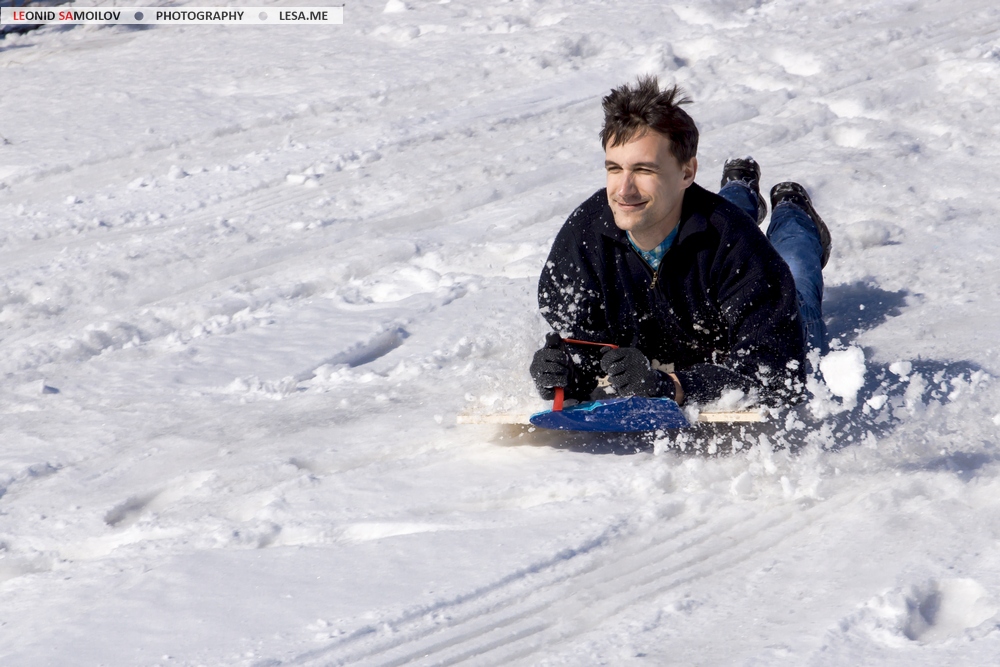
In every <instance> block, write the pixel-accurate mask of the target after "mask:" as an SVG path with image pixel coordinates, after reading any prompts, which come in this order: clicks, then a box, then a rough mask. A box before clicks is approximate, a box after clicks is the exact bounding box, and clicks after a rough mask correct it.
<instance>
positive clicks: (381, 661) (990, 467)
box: [0, 0, 1000, 667]
mask: <svg viewBox="0 0 1000 667" xmlns="http://www.w3.org/2000/svg"><path fill="white" fill-rule="evenodd" d="M993 4H994V3H991V2H987V1H985V0H977V1H975V2H972V3H966V4H965V5H963V7H962V10H961V12H956V10H955V7H953V6H951V5H949V4H948V3H945V2H943V1H941V0H930V1H928V2H922V3H917V2H907V3H899V2H890V1H888V0H886V1H881V2H875V3H860V2H855V1H853V0H850V1H846V2H842V3H839V4H834V5H830V4H829V3H819V2H806V3H800V2H786V1H782V0H778V1H775V2H763V3H762V2H751V1H749V0H747V1H744V0H713V1H711V2H706V3H700V4H698V5H685V4H682V3H654V2H638V3H628V4H625V3H612V4H611V5H608V4H607V3H594V2H574V3H570V2H565V1H564V0H545V1H543V0H523V1H517V2H507V3H493V4H490V3H486V4H483V3H476V2H472V1H471V0H451V2H441V3H438V2H425V1H422V0H409V1H408V2H407V3H405V9H404V10H403V11H399V12H388V13H387V12H383V8H385V7H386V5H385V4H384V3H382V2H376V3H371V4H366V5H364V6H349V7H348V10H347V12H346V19H345V21H346V22H345V25H344V26H340V27H337V28H336V29H335V30H334V31H333V34H332V35H331V34H330V31H329V29H328V28H323V29H322V30H319V29H315V30H314V29H312V28H309V27H294V28H288V29H287V30H284V31H281V30H261V31H258V32H256V33H255V32H252V31H248V30H247V29H244V28H232V29H215V28H212V29H207V28H205V29H203V28H196V27H191V28H177V29H166V28H162V29H161V28H157V29H154V30H131V29H121V28H93V27H76V28H73V29H71V30H63V29H56V28H47V29H44V30H40V31H37V32H32V33H27V34H25V35H8V36H6V37H5V38H4V39H3V40H0V119H2V121H0V275H2V278H3V282H2V283H0V322H2V323H3V325H4V326H3V327H2V328H0V349H2V352H3V354H2V355H0V371H2V373H3V377H4V378H5V380H6V381H5V383H3V386H0V414H2V416H3V425H2V426H0V442H2V445H3V446H2V447H0V452H2V453H0V610H2V611H0V663H3V664H4V665H12V666H15V667H18V666H21V665H25V666H26V665H38V664H68V663H69V662H73V663H75V664H102V665H144V666H145V665H154V664H155V665H168V664H169V665H185V666H191V667H193V666H195V665H209V664H210V665H233V666H234V667H237V666H239V667H251V666H252V667H265V666H267V667H274V666H276V665H300V666H304V667H320V666H325V665H347V664H364V665H379V666H382V667H387V666H389V665H453V664H474V665H508V664H510V665H563V664H565V665H580V664H623V665H625V664H685V665H696V664H697V665H719V664H741V665H803V664H808V665H812V666H814V667H826V666H833V665H855V664H881V665H908V666H909V665H937V664H945V663H951V664H970V665H987V664H993V663H994V662H995V656H996V655H997V653H998V649H997V642H1000V632H998V630H1000V552H998V550H997V547H996V545H997V543H998V542H997V538H998V536H1000V519H998V517H1000V505H998V502H997V500H996V499H997V498H998V497H1000V495H998V491H1000V473H998V471H1000V464H998V461H1000V454H998V452H997V449H996V429H997V427H998V426H1000V414H998V412H997V408H996V404H997V398H998V391H997V388H996V384H995V382H994V381H993V380H992V377H991V376H992V375H993V374H994V373H995V372H996V371H995V367H996V365H997V355H998V353H1000V347H998V346H997V345H996V342H995V340H994V336H993V333H992V332H994V331H996V328H997V325H998V324H1000V322H998V319H997V309H996V308H995V306H994V304H995V302H996V299H997V297H998V296H1000V291H998V289H1000V288H998V287H997V286H998V285H1000V273H998V271H997V269H996V256H997V253H996V250H995V247H996V238H997V236H996V232H995V230H994V229H993V226H994V220H995V219H996V213H997V206H996V203H995V201H994V196H993V180H994V178H993V176H992V173H993V171H994V166H995V164H996V161H997V159H998V158H1000V151H997V149H996V142H995V141H994V134H995V128H996V127H997V126H998V125H1000V115H998V113H997V112H996V110H995V109H994V108H993V105H992V104H991V100H992V99H995V97H996V95H997V94H998V93H1000V84H998V81H1000V46H998V42H997V40H998V39H1000V10H997V9H996V8H995V7H994V6H993ZM262 38H264V39H262ZM643 71H651V72H655V73H658V74H660V76H661V79H662V80H664V81H677V82H678V83H680V84H681V85H682V86H683V87H684V88H685V89H686V90H687V91H688V92H689V93H690V94H691V96H692V97H693V98H694V100H695V104H694V105H693V106H692V107H691V110H692V113H693V115H694V116H695V118H696V120H697V121H698V123H699V127H700V128H701V132H702V140H701V147H700V157H701V171H700V173H699V178H698V180H699V182H700V183H702V184H703V185H705V186H706V187H712V186H713V185H714V183H715V182H717V178H718V172H719V170H720V168H721V165H722V162H723V161H724V159H725V158H726V157H728V156H730V155H739V154H746V153H752V154H753V155H754V156H755V157H756V158H757V159H758V160H759V161H760V162H761V164H762V165H763V167H764V176H763V178H764V180H763V182H762V189H767V188H769V187H770V186H771V185H773V184H774V183H777V182H778V181H780V180H784V179H787V178H794V179H797V180H801V181H802V182H803V183H804V184H806V185H807V186H808V187H809V188H810V191H811V192H812V193H813V195H814V199H815V201H816V205H817V209H818V210H820V211H821V213H822V214H823V216H824V218H825V219H826V220H827V222H828V223H830V226H831V229H832V231H833V235H834V253H833V257H832V259H831V262H830V265H829V266H828V268H827V270H826V274H825V275H826V280H827V293H826V300H825V308H826V315H827V318H828V321H829V325H830V331H831V335H832V336H834V337H835V338H836V345H835V347H836V348H838V349H837V350H836V353H837V354H839V355H840V356H839V357H836V356H835V357H831V358H829V359H828V360H827V362H826V364H825V367H826V368H827V369H828V372H829V373H831V374H833V373H836V374H837V375H838V377H837V378H836V379H837V380H839V382H834V381H832V380H834V379H835V378H833V377H832V375H831V378H830V379H831V382H829V385H827V384H824V383H820V382H817V383H815V384H814V385H813V387H812V388H813V390H814V393H815V399H814V400H813V401H812V402H811V403H810V404H809V405H808V406H805V407H803V408H801V409H799V410H797V411H791V412H789V413H787V414H783V415H781V416H780V418H779V419H778V420H777V421H773V422H772V423H770V424H768V425H765V426H764V427H761V428H737V429H730V428H725V427H720V428H717V429H708V428H706V429H704V430H703V431H702V432H700V434H699V435H698V436H691V435H686V434H678V435H674V436H668V437H660V438H657V439H654V440H652V441H650V440H645V439H636V438H629V437H623V438H607V437H604V436H581V437H569V436H561V435H560V436H552V435H551V434H541V433H532V432H528V431H519V430H517V429H507V430H502V429H500V430H497V429H482V428H464V429H460V428H456V427H455V426H454V425H453V423H454V417H455V414H456V413H458V412H460V411H461V410H463V409H465V408H467V407H469V406H475V407H477V408H480V409H491V408H492V409H526V408H532V407H538V406H540V402H539V401H537V400H535V399H532V398H531V397H530V394H531V387H530V380H529V378H528V377H527V374H526V372H525V368H524V366H525V360H526V359H528V358H529V356H530V354H531V352H532V350H533V349H534V347H535V346H536V345H537V343H538V341H539V340H541V338H542V335H543V333H544V331H545V325H544V323H543V322H542V321H541V318H540V317H539V316H538V315H537V314H536V313H535V312H534V309H535V307H536V306H535V296H534V289H535V281H536V279H537V275H538V271H539V269H540V267H541V264H542V262H543V261H544V258H545V254H546V253H547V251H548V246H549V244H550V242H551V239H552V237H553V236H554V234H555V232H556V231H557V229H558V226H559V224H561V222H562V220H564V219H565V217H566V216H567V215H568V214H569V212H571V210H572V209H573V207H574V206H576V205H577V204H578V203H579V202H580V201H582V200H583V199H584V198H586V197H587V196H588V195H589V194H591V193H592V192H593V191H594V190H595V189H596V188H598V187H600V186H601V185H602V183H603V174H602V172H601V157H602V156H601V151H600V146H599V145H598V143H597V139H596V136H597V131H598V129H599V123H600V106H599V101H600V97H601V95H603V94H605V93H606V91H607V90H608V89H609V88H610V87H611V86H613V85H616V84H618V83H620V82H621V81H623V80H626V79H628V78H631V77H633V76H634V75H635V74H637V73H639V72H643ZM10 91H16V93H15V94H11V93H10ZM53 91H58V94H54V93H53ZM833 390H836V392H834V391H833ZM779 441H784V442H785V443H786V444H791V445H794V447H795V448H796V450H795V451H794V452H789V451H788V450H787V449H782V450H778V451H772V450H771V445H772V443H774V442H779ZM727 452H733V453H732V455H730V456H723V457H718V458H715V457H714V455H715V454H717V453H727ZM706 454H708V456H706ZM112 638H113V639H112Z"/></svg>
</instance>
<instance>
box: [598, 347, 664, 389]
mask: <svg viewBox="0 0 1000 667" xmlns="http://www.w3.org/2000/svg"><path fill="white" fill-rule="evenodd" d="M603 352H604V356H602V357H601V368H603V369H604V372H605V373H607V374H608V381H609V382H611V386H612V387H614V389H615V392H616V393H617V394H618V395H619V396H646V397H649V398H651V397H654V396H662V397H664V398H673V397H674V395H675V389H676V388H675V387H674V380H673V378H671V377H670V376H669V375H667V374H666V373H663V372H662V371H658V370H654V369H653V368H651V367H650V365H649V360H648V359H646V355H644V354H643V353H642V352H640V351H639V350H637V349H635V348H634V347H619V348H617V349H615V348H610V347H606V348H604V349H603Z"/></svg>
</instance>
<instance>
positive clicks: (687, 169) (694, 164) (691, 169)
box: [681, 156, 698, 188]
mask: <svg viewBox="0 0 1000 667" xmlns="http://www.w3.org/2000/svg"><path fill="white" fill-rule="evenodd" d="M681 171H683V172H684V187H685V188H686V187H688V186H689V185H691V184H692V183H694V177H695V176H697V175H698V157H697V156H695V157H693V158H691V159H690V160H688V161H687V162H685V163H684V164H683V165H681Z"/></svg>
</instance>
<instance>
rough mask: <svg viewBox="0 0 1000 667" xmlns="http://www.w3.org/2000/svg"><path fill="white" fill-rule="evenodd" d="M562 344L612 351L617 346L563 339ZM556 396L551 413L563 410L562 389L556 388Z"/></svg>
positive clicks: (563, 398) (563, 397) (564, 396)
mask: <svg viewBox="0 0 1000 667" xmlns="http://www.w3.org/2000/svg"><path fill="white" fill-rule="evenodd" d="M563 342H564V343H570V344H571V345H597V346H598V347H610V348H611V349H613V350H617V349H618V346H617V345H615V344H613V343H595V342H594V341H590V340H577V339H575V338H563ZM555 390H556V395H555V397H553V399H552V412H559V411H560V410H562V409H563V400H565V398H566V391H565V390H564V389H563V388H562V387H556V388H555Z"/></svg>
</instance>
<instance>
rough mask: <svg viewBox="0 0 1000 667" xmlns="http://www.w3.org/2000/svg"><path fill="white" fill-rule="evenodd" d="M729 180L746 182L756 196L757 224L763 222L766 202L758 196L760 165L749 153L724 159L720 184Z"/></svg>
mask: <svg viewBox="0 0 1000 667" xmlns="http://www.w3.org/2000/svg"><path fill="white" fill-rule="evenodd" d="M730 181H740V182H742V183H746V185H747V187H749V188H750V189H751V190H752V191H753V193H754V195H755V196H756V197H757V224H758V225H759V224H760V223H762V222H764V218H766V217H767V204H765V203H764V198H763V197H761V196H760V165H759V164H757V161H756V160H754V159H753V158H752V157H750V156H749V155H748V156H746V157H731V158H729V159H728V160H726V164H725V165H723V167H722V185H720V186H719V187H720V188H721V187H724V186H725V185H726V183H729V182H730Z"/></svg>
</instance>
